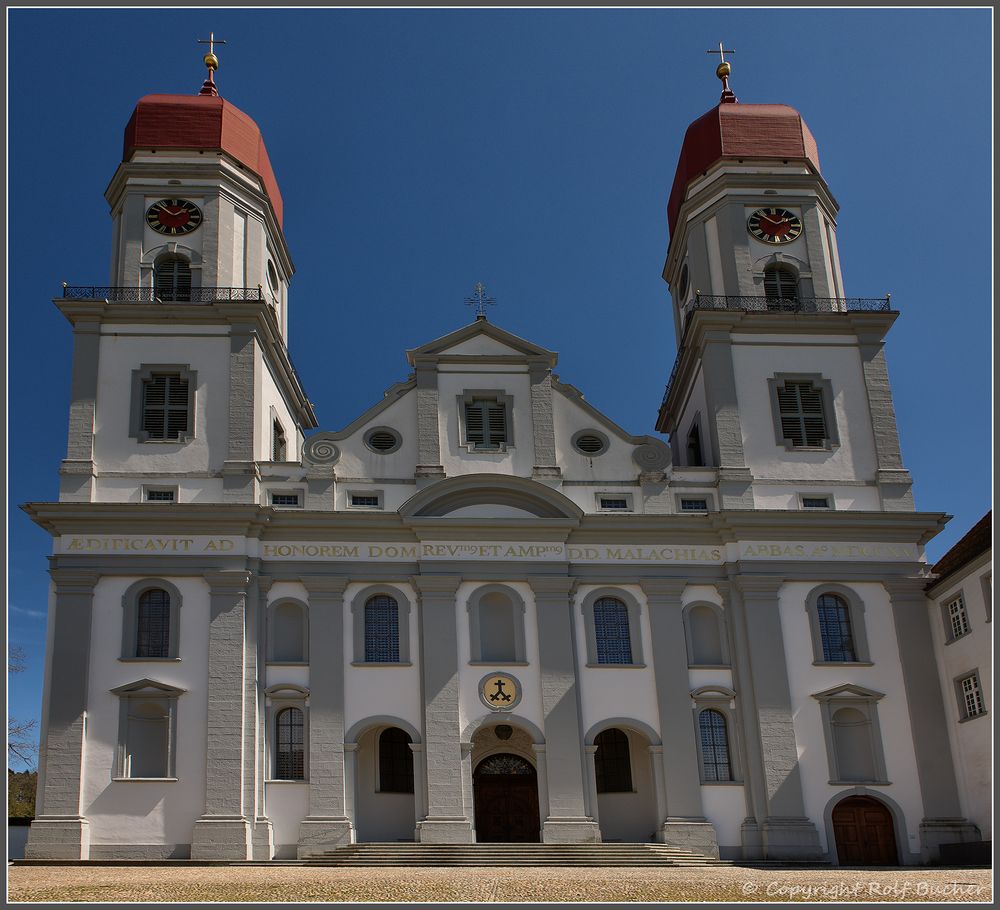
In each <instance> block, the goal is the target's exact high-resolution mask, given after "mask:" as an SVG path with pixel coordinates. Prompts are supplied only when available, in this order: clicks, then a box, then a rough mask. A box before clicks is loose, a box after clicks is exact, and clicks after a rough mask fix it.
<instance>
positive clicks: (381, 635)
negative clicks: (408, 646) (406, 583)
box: [365, 594, 399, 664]
mask: <svg viewBox="0 0 1000 910" xmlns="http://www.w3.org/2000/svg"><path fill="white" fill-rule="evenodd" d="M365 661H366V662H368V663H378V664H395V663H399V604H398V603H397V602H396V599H395V598H394V597H389V595H387V594H376V595H375V596H374V597H370V598H368V601H367V602H366V603H365Z"/></svg>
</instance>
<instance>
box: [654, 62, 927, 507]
mask: <svg viewBox="0 0 1000 910" xmlns="http://www.w3.org/2000/svg"><path fill="white" fill-rule="evenodd" d="M710 53H718V54H719V55H720V57H721V61H720V63H719V65H718V67H717V69H716V75H717V76H718V77H719V78H720V79H721V80H722V84H723V91H722V95H721V98H720V100H719V103H718V104H717V105H716V106H715V107H713V108H712V109H711V110H710V111H708V112H707V113H705V114H704V115H703V116H701V117H699V118H698V119H697V120H695V121H694V122H693V123H692V124H691V125H690V126H689V127H688V129H687V132H686V134H685V136H684V142H683V145H682V148H681V153H680V157H679V160H678V163H677V170H676V172H675V175H674V181H673V186H672V188H671V192H670V198H669V202H668V205H667V219H668V223H669V229H670V244H669V248H668V250H667V258H666V263H665V266H664V269H663V278H664V280H665V281H666V282H667V283H668V285H669V287H670V294H671V300H672V304H673V315H674V326H675V331H676V334H677V339H678V355H677V361H676V363H675V366H674V371H673V374H672V376H671V380H670V382H669V384H668V387H667V390H666V393H665V395H664V400H663V405H662V407H661V409H660V414H659V419H658V421H657V429H658V430H660V431H661V432H665V433H669V434H670V437H671V444H672V447H673V450H674V463H675V464H676V465H679V466H686V467H711V468H715V469H716V479H717V484H718V490H719V501H720V506H721V507H722V508H739V509H750V508H758V509H761V508H763V509H801V508H827V509H841V508H847V509H861V510H872V511H882V510H886V511H890V510H899V509H904V510H909V509H912V508H913V501H912V496H911V493H910V483H911V481H910V477H909V474H908V473H907V472H906V471H905V469H904V468H903V464H902V459H901V455H900V451H899V439H898V433H897V429H896V420H895V413H894V410H893V406H892V397H891V392H890V389H889V383H888V374H887V370H886V365H885V359H884V354H883V351H882V345H883V339H884V337H885V334H886V332H887V331H888V330H889V328H890V326H891V325H892V323H893V322H894V320H895V318H896V316H897V315H898V314H897V313H896V312H895V311H894V310H893V309H892V308H891V302H890V299H889V297H888V296H885V297H878V298H860V297H848V296H847V295H846V292H845V290H844V281H843V277H842V273H841V268H840V258H839V254H838V250H837V239H836V230H837V223H836V217H837V212H838V205H837V202H836V200H835V199H834V197H833V195H832V193H831V192H830V188H829V187H828V186H827V184H826V181H825V180H824V179H823V176H822V174H821V172H820V165H819V151H818V147H817V144H816V140H815V139H814V138H813V135H812V133H811V132H810V130H809V128H808V126H806V124H805V121H804V120H803V119H802V116H801V115H800V114H799V113H798V112H797V111H796V110H794V109H793V108H790V107H788V106H786V105H783V104H741V103H739V101H738V99H737V98H736V95H735V94H734V92H733V91H732V90H731V88H730V86H729V77H730V75H731V73H732V65H731V63H730V62H729V61H728V60H726V59H725V53H727V52H726V51H724V49H723V47H722V46H721V45H720V47H719V50H718V51H714V52H713V51H710ZM728 53H732V52H728Z"/></svg>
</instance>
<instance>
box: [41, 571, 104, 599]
mask: <svg viewBox="0 0 1000 910" xmlns="http://www.w3.org/2000/svg"><path fill="white" fill-rule="evenodd" d="M49 575H51V576H52V581H53V582H54V583H55V592H56V594H93V593H94V587H95V586H96V585H97V582H98V581H99V579H100V575H98V574H97V573H96V572H87V571H84V570H81V569H49Z"/></svg>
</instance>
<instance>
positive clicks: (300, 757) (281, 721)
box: [274, 708, 306, 780]
mask: <svg viewBox="0 0 1000 910" xmlns="http://www.w3.org/2000/svg"><path fill="white" fill-rule="evenodd" d="M274 741H275V749H274V777H275V780H305V776H306V750H305V722H304V719H303V715H302V709H301V708H283V709H282V710H281V711H279V712H278V714H277V716H276V717H275V718H274Z"/></svg>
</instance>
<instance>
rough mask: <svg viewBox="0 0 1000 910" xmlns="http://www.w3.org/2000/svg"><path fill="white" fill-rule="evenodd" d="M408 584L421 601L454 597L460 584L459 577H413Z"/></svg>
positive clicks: (460, 577) (460, 579)
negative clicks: (415, 591)
mask: <svg viewBox="0 0 1000 910" xmlns="http://www.w3.org/2000/svg"><path fill="white" fill-rule="evenodd" d="M410 583H411V584H412V585H413V587H415V588H416V589H417V591H418V592H419V593H420V597H421V598H422V599H423V600H427V599H435V600H440V599H443V598H450V597H454V596H455V593H456V592H457V591H458V586H459V585H460V584H461V583H462V576H461V575H413V576H412V577H411V578H410Z"/></svg>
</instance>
